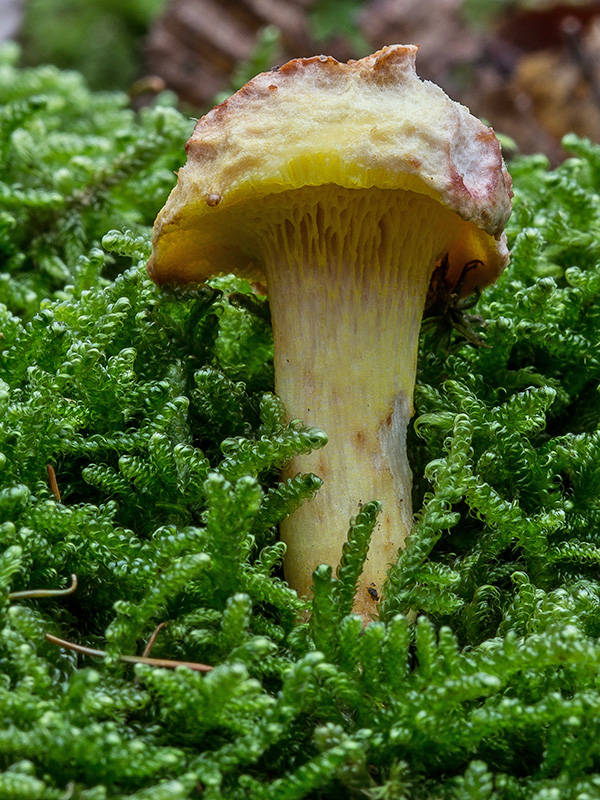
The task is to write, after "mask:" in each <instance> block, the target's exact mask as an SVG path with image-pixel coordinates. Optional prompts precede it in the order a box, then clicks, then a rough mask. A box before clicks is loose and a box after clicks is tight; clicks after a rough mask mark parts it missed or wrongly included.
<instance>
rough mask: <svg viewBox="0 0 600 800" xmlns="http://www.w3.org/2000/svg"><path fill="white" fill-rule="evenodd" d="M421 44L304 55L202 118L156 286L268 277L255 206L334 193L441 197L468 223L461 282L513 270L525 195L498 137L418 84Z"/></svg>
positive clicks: (454, 254) (158, 252) (161, 227)
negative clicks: (509, 233)
mask: <svg viewBox="0 0 600 800" xmlns="http://www.w3.org/2000/svg"><path fill="white" fill-rule="evenodd" d="M417 49H418V48H417V47H416V46H414V45H391V46H389V47H384V48H383V49H381V50H379V51H378V52H376V53H374V54H373V55H370V56H367V57H366V58H362V59H360V60H358V61H349V62H348V63H341V62H338V61H336V60H335V59H334V58H331V57H328V56H314V57H312V58H297V59H294V60H293V61H289V62H288V63H287V64H284V65H283V66H281V67H279V68H276V69H273V70H272V71H270V72H264V73H261V74H260V75H257V76H256V77H255V78H253V79H252V80H251V81H249V82H248V83H247V84H246V85H245V86H244V87H242V89H240V90H239V91H238V92H236V93H235V94H234V95H232V96H231V97H230V98H229V99H228V100H226V101H225V102H224V103H221V104H220V105H219V106H217V107H216V108H214V109H213V110H212V111H210V112H209V113H208V114H206V115H205V116H204V117H202V119H200V120H198V122H197V124H196V127H195V130H194V132H193V134H192V136H191V138H190V139H189V141H188V143H187V145H186V151H187V163H186V164H185V166H184V167H182V168H181V169H180V170H179V173H178V180H177V185H176V186H175V188H174V189H173V191H172V192H171V194H170V196H169V199H168V201H167V203H166V205H165V206H164V208H163V209H162V211H161V212H160V213H159V215H158V217H157V219H156V222H155V224H154V230H153V237H152V244H153V253H152V257H151V259H150V262H149V264H148V272H149V274H150V276H151V277H152V279H153V280H155V281H156V282H157V283H165V282H168V281H204V280H206V279H207V278H209V277H210V276H212V275H216V274H221V273H226V272H236V273H237V274H239V275H241V276H243V277H247V278H249V279H250V280H257V281H261V282H264V281H265V276H264V273H263V268H262V265H261V264H260V262H259V260H258V259H257V258H256V257H255V253H253V248H252V246H249V245H248V243H247V242H245V241H244V238H248V237H247V236H245V232H244V230H243V226H239V225H238V223H237V220H239V219H240V214H242V215H243V209H244V207H246V208H255V207H256V204H260V202H261V200H263V199H264V198H266V197H267V196H273V195H278V194H281V195H282V197H281V201H282V202H288V201H287V199H284V196H283V193H286V198H287V197H289V196H290V195H293V192H294V190H297V189H300V188H302V187H307V186H322V185H327V184H334V185H337V186H340V187H344V188H347V189H367V188H371V187H376V188H378V189H391V190H403V191H411V192H415V193H418V194H421V195H426V196H428V197H430V198H433V199H434V200H436V201H438V202H439V203H440V204H442V205H443V206H445V207H446V208H447V209H449V210H450V211H451V212H454V213H455V214H456V215H457V222H458V223H460V224H458V225H457V239H456V241H454V242H452V243H449V249H450V253H449V261H450V263H451V264H455V265H457V266H456V268H455V269H454V278H453V280H454V282H457V281H458V278H459V277H460V274H461V272H462V266H460V268H459V266H458V265H464V264H466V263H467V262H474V261H477V262H480V263H479V265H478V268H477V269H474V270H471V271H470V272H469V274H468V275H467V276H466V279H465V280H463V281H462V282H461V291H462V293H463V294H466V293H468V292H469V291H472V289H473V288H474V287H475V286H477V287H481V286H484V285H486V284H488V283H490V282H492V281H493V280H495V279H496V278H497V276H498V275H499V274H500V272H501V271H502V269H503V268H504V267H505V265H506V263H507V261H508V250H507V247H506V240H505V237H504V235H503V233H502V232H503V229H504V226H505V224H506V221H507V219H508V216H509V214H510V210H511V197H512V190H511V179H510V176H509V174H508V172H507V170H506V167H505V165H504V162H503V160H502V155H501V151H500V145H499V142H498V140H497V139H496V136H495V134H494V131H493V130H492V129H491V128H489V127H486V126H485V125H484V124H483V123H482V122H480V121H479V120H478V119H477V118H476V117H474V116H472V115H471V114H470V112H469V111H468V109H467V108H466V107H465V106H463V105H461V104H460V103H457V102H455V101H453V100H451V99H450V98H449V97H448V96H447V95H446V94H445V93H444V92H443V91H442V89H440V88H439V87H438V86H436V85H435V84H433V83H431V82H429V81H423V80H421V79H420V78H419V77H418V76H417V74H416V72H415V56H416V53H417ZM271 199H272V198H271ZM464 222H466V223H468V224H467V225H465V224H464ZM238 230H239V231H240V233H241V234H242V235H241V236H237V235H236V233H237V231H238Z"/></svg>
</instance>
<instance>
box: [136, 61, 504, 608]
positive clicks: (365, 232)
mask: <svg viewBox="0 0 600 800" xmlns="http://www.w3.org/2000/svg"><path fill="white" fill-rule="evenodd" d="M416 52H417V47H415V46H413V45H392V46H390V47H384V48H383V49H382V50H380V51H378V52H377V53H374V54H373V55H370V56H367V57H366V58H363V59H360V60H359V61H350V62H348V63H347V64H343V63H340V62H338V61H336V60H335V59H333V58H330V57H327V56H315V57H314V58H299V59H295V60H293V61H290V62H289V63H287V64H284V65H283V66H282V67H279V68H278V69H275V70H273V71H271V72H267V73H263V74H261V75H257V76H256V77H255V78H253V79H252V80H251V81H250V82H249V83H247V84H246V85H245V86H244V87H243V88H242V89H240V91H239V92H237V93H236V94H234V95H233V96H232V97H231V98H229V99H228V100H227V101H225V102H224V103H222V104H221V105H220V106H217V107H216V108H215V109H213V110H212V111H210V112H209V113H208V114H207V115H206V116H205V117H203V118H202V119H200V120H199V121H198V123H197V125H196V128H195V130H194V133H193V134H192V136H191V138H190V140H189V141H188V143H187V156H188V158H187V163H186V164H185V166H184V167H183V168H182V169H181V170H180V171H179V174H178V181H177V186H176V187H175V188H174V189H173V191H172V193H171V195H170V197H169V199H168V201H167V203H166V205H165V207H164V208H163V209H162V211H161V212H160V214H159V215H158V217H157V220H156V223H155V225H154V233H153V240H152V241H153V252H152V257H151V259H150V262H149V264H148V271H149V274H150V276H151V277H152V278H153V279H154V280H155V281H156V282H157V283H160V284H162V283H166V282H170V281H177V282H180V281H205V280H206V279H207V278H209V277H211V276H213V275H218V274H222V273H229V272H234V273H237V274H238V275H241V276H244V277H246V278H248V279H250V280H252V281H257V282H260V283H261V284H263V285H266V286H267V289H268V294H269V301H270V307H271V318H272V322H273V337H274V360H275V390H276V392H277V393H278V394H279V396H280V397H281V399H282V400H283V402H284V404H285V407H286V410H287V412H288V415H289V417H290V419H294V418H300V419H302V420H303V421H304V422H305V423H306V424H308V425H314V426H316V427H318V428H321V429H322V430H324V431H325V432H326V433H327V436H328V443H327V444H326V445H325V446H324V447H323V448H322V449H320V450H318V451H316V452H313V453H311V454H309V455H302V456H298V457H296V458H294V459H293V461H292V462H291V463H290V464H288V465H287V467H286V468H285V470H284V477H288V476H290V475H294V474H296V473H298V472H314V473H316V474H317V475H319V476H320V477H321V478H322V479H323V486H322V487H321V489H320V490H319V491H318V492H317V494H316V496H315V497H314V499H312V500H311V501H309V502H307V503H305V504H304V505H303V506H301V508H300V509H299V510H298V511H296V512H295V513H294V514H293V515H292V516H291V517H290V518H288V519H287V520H286V521H285V522H284V523H283V524H282V526H281V536H282V538H283V539H284V541H285V542H286V544H287V553H286V558H285V564H284V571H285V576H286V578H287V580H288V581H289V583H290V584H291V585H292V586H293V587H294V588H295V589H297V590H298V592H299V593H301V594H303V595H308V594H309V592H310V586H311V578H312V573H313V571H314V569H315V568H316V567H317V565H319V564H322V563H326V564H332V565H333V566H335V565H336V564H338V562H339V559H340V556H341V551H342V545H343V543H344V541H345V539H346V534H347V529H348V522H349V519H350V518H351V517H353V516H354V515H356V513H357V512H358V510H359V507H360V504H361V503H365V502H367V501H368V500H379V501H381V503H382V510H381V513H380V514H379V517H378V522H377V526H376V528H375V530H374V532H373V536H372V540H371V545H370V548H369V552H368V556H367V560H366V563H365V567H364V570H363V574H362V576H361V579H360V582H359V586H358V591H357V595H356V599H355V604H354V610H355V611H356V612H357V613H360V614H362V615H363V618H364V619H366V620H368V619H370V618H372V616H373V615H374V614H375V613H376V610H377V598H380V597H381V589H382V586H383V583H384V580H385V575H386V571H387V569H388V567H389V565H390V564H391V563H393V562H394V561H395V559H396V556H397V552H398V550H399V548H401V547H402V546H403V544H404V542H405V540H406V537H407V536H408V535H409V533H410V529H411V522H412V509H411V485H412V475H411V471H410V466H409V463H408V458H407V454H406V430H407V426H408V423H409V421H410V418H411V416H412V414H413V389H414V382H415V371H416V362H417V348H418V338H419V328H420V325H421V319H422V316H423V311H424V307H425V303H426V298H427V292H428V287H429V284H430V281H431V278H432V275H433V273H434V271H435V270H436V267H440V265H442V264H443V265H444V274H443V280H444V283H443V286H444V288H445V290H447V291H448V292H450V291H452V289H453V288H454V287H456V286H457V285H458V286H460V292H461V294H463V295H464V294H468V293H470V292H472V291H474V290H475V289H479V288H481V287H483V286H485V285H486V284H488V283H490V282H492V281H494V280H495V279H496V278H497V277H498V275H499V274H500V273H501V271H502V270H503V268H504V267H505V265H506V263H507V261H508V250H507V247H506V240H505V237H504V234H503V230H504V226H505V224H506V221H507V219H508V216H509V214H510V210H511V197H512V191H511V181H510V177H509V175H508V173H507V171H506V168H505V166H504V162H503V160H502V155H501V152H500V145H499V143H498V140H497V139H496V137H495V135H494V132H493V131H492V129H491V128H488V127H486V126H485V125H483V123H481V122H480V121H479V120H478V119H476V118H475V117H473V116H472V115H471V114H470V113H469V111H468V109H466V108H465V107H464V106H462V105H460V104H459V103H456V102H454V101H452V100H450V99H449V98H448V97H447V95H445V94H444V92H443V91H442V90H441V89H440V88H439V87H438V86H435V85H434V84H432V83H429V82H428V81H422V80H421V79H420V78H419V77H418V76H417V74H416V72H415V56H416ZM467 265H468V268H467V269H465V268H466V267H467ZM438 274H439V273H438ZM438 291H439V287H438Z"/></svg>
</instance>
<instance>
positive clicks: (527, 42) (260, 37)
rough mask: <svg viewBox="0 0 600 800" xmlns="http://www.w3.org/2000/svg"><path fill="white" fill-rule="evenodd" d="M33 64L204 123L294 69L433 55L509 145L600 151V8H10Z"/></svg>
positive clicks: (160, 3) (163, 2) (3, 8)
mask: <svg viewBox="0 0 600 800" xmlns="http://www.w3.org/2000/svg"><path fill="white" fill-rule="evenodd" d="M6 39H13V40H16V41H18V42H19V44H20V45H21V50H22V63H23V64H24V65H36V64H41V63H53V64H56V65H57V66H60V67H62V68H72V69H76V70H79V71H80V72H82V73H83V74H84V75H85V76H86V78H87V80H88V82H89V84H90V85H91V86H92V87H93V88H95V89H99V90H108V89H121V90H124V91H126V92H128V93H129V95H130V97H131V101H132V104H133V105H134V106H138V107H139V106H140V105H143V104H146V103H149V102H152V100H153V99H154V97H155V96H156V95H157V94H160V93H162V92H164V91H170V92H173V93H175V94H176V95H177V97H178V100H179V104H180V106H181V107H182V108H183V109H184V110H188V111H189V112H190V114H191V115H194V116H198V115H200V114H201V113H202V112H203V111H205V110H206V109H207V108H209V107H210V106H212V105H213V104H214V103H215V102H219V101H220V100H222V99H224V98H225V97H226V96H227V95H228V94H230V93H231V92H232V91H234V90H235V89H237V88H239V86H241V85H242V84H243V83H245V82H246V80H248V79H249V78H250V77H251V76H252V75H254V74H255V73H256V72H259V71H262V70H265V69H269V68H270V67H271V66H274V65H276V64H280V63H282V62H284V61H286V60H287V59H289V58H293V57H296V56H309V55H314V54H316V53H327V54H328V55H332V56H334V57H335V58H337V59H339V60H346V59H348V58H357V57H360V56H362V55H366V54H367V53H369V52H372V51H373V50H376V49H377V48H379V47H381V46H382V45H384V44H389V43H393V42H399V43H415V44H419V45H420V46H421V49H420V52H419V56H418V62H417V64H418V72H419V75H420V76H421V77H423V78H428V79H430V80H433V81H435V82H436V83H438V84H439V85H440V86H442V87H443V88H444V89H445V90H446V92H447V93H448V94H449V95H450V96H451V97H453V98H454V99H457V100H460V101H462V102H463V103H465V104H466V105H467V106H469V108H470V109H471V110H472V111H473V113H474V114H476V115H477V116H479V117H481V118H483V119H485V120H486V121H488V122H489V123H490V124H491V125H493V126H494V128H495V129H496V130H497V131H498V132H499V133H500V134H503V143H504V146H505V148H506V149H507V151H508V153H509V155H510V151H511V150H513V151H518V152H521V153H531V152H544V153H546V155H547V156H548V157H549V159H550V161H551V162H552V163H557V162H558V161H560V160H561V158H562V157H563V154H562V151H561V148H560V139H561V137H562V135H563V134H565V133H567V132H569V131H574V132H575V133H577V134H579V135H580V136H587V137H589V138H591V139H593V140H595V141H600V0H599V2H581V1H580V0H570V2H562V3H557V2H552V0H0V40H6Z"/></svg>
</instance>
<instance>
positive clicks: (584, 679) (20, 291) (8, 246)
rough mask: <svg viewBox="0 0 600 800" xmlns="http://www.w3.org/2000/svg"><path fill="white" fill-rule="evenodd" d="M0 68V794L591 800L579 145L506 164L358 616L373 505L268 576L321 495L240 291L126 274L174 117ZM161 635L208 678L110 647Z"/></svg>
mask: <svg viewBox="0 0 600 800" xmlns="http://www.w3.org/2000/svg"><path fill="white" fill-rule="evenodd" d="M7 60H8V54H7V53H6V52H5V61H4V63H3V65H2V66H1V67H0V93H2V98H3V102H4V105H3V108H2V111H1V112H0V115H1V119H0V133H1V137H0V154H1V158H2V160H3V161H2V174H3V176H4V179H3V183H2V185H1V186H0V190H1V194H0V222H1V226H0V253H1V254H2V259H3V268H2V269H3V271H4V278H3V280H2V284H1V287H2V288H1V291H2V301H3V305H2V306H0V329H1V332H2V340H1V345H0V347H1V349H2V352H1V363H0V380H1V382H0V407H1V410H2V416H1V420H2V421H1V423H0V629H1V631H0V712H1V714H2V719H3V726H2V731H0V797H7V798H8V797H10V798H56V800H58V799H59V798H67V797H70V798H82V799H83V798H85V799H86V800H99V799H100V798H108V797H110V798H136V799H137V800H142V798H145V799H146V800H149V799H150V798H153V800H159V799H160V798H169V800H173V798H194V797H198V796H200V795H201V796H202V797H203V798H206V799H207V800H211V799H213V800H216V798H231V799H232V800H236V799H237V798H251V799H252V800H262V798H274V799H275V798H276V799H277V800H280V799H281V798H298V799H300V798H308V799H309V800H320V799H322V800H325V798H339V797H348V798H357V800H358V798H361V797H367V798H372V800H377V798H379V799H383V798H394V800H396V799H397V798H403V797H405V798H431V799H432V800H433V798H461V800H462V798H476V799H477V800H484V799H485V800H488V798H502V800H504V799H505V798H506V800H508V799H510V800H512V799H513V798H537V800H543V799H547V800H550V798H555V797H560V798H561V800H562V798H567V799H570V798H573V800H575V798H579V800H583V798H585V797H596V796H598V795H599V794H600V755H599V752H598V746H597V741H598V737H599V734H600V730H599V728H600V710H599V709H600V693H599V691H598V681H597V675H598V669H599V666H600V645H599V643H598V635H599V634H600V625H599V623H598V619H599V610H600V581H599V579H598V574H599V573H598V566H599V561H600V533H599V531H600V528H599V525H598V521H599V520H600V506H599V502H600V501H599V499H598V498H599V497H600V453H599V447H600V436H599V433H598V428H599V421H600V402H599V398H598V385H599V380H600V360H599V357H598V352H599V348H598V344H599V342H598V331H600V318H599V316H600V311H598V310H597V309H598V308H599V306H598V304H597V299H598V295H599V294H600V270H599V265H598V261H599V249H598V241H599V240H600V239H599V237H598V227H599V225H600V211H599V210H598V209H599V208H600V206H599V203H598V195H597V186H598V176H599V175H600V148H599V147H597V146H595V145H591V144H589V143H587V142H583V141H580V140H576V139H574V138H572V137H571V138H569V139H568V141H567V142H566V144H567V146H568V148H569V149H570V150H571V152H572V153H573V154H574V157H573V158H571V159H569V160H568V161H566V162H565V163H564V164H563V165H562V166H561V167H559V168H558V169H557V170H555V171H553V172H549V171H548V170H547V165H546V164H545V162H544V161H543V159H540V158H529V159H523V160H520V161H517V162H515V163H513V165H512V171H513V174H514V176H515V184H516V199H515V212H514V215H513V217H512V220H511V223H510V230H509V236H510V240H511V246H512V249H513V259H512V263H511V266H510V267H509V269H508V270H507V272H506V273H505V275H504V276H503V277H502V278H501V280H500V281H499V282H498V284H497V285H496V286H495V287H493V288H490V289H488V290H487V291H486V292H485V294H484V296H483V297H482V298H481V300H480V301H479V304H478V307H477V313H478V314H479V315H481V317H482V318H483V320H484V321H485V325H484V326H481V327H480V329H479V333H480V335H481V336H482V337H483V338H484V339H485V342H486V344H487V345H488V347H479V348H474V347H472V346H471V345H469V344H468V343H466V342H465V340H464V339H460V338H459V337H458V336H457V335H456V334H453V336H452V337H451V339H450V342H449V345H448V347H447V348H445V349H443V348H442V347H441V346H440V344H439V343H440V342H441V341H442V340H443V339H444V337H440V336H439V335H437V334H438V332H437V331H436V330H431V329H430V327H426V329H425V330H424V332H423V336H422V342H421V344H422V348H421V357H420V372H419V385H418V390H417V396H416V406H417V416H416V419H415V424H414V427H413V431H412V433H411V441H410V448H411V449H410V453H411V462H412V466H413V471H414V475H415V507H416V509H417V511H418V522H417V525H416V527H415V530H414V533H413V535H412V537H411V539H410V541H409V545H408V547H407V549H406V551H405V552H404V553H402V554H400V556H399V560H398V563H397V565H396V566H395V567H394V568H392V570H391V571H390V575H389V581H388V586H387V590H386V593H385V601H384V604H383V607H382V609H381V619H380V621H377V622H375V623H373V624H371V625H369V626H368V627H367V628H366V629H365V630H364V631H363V629H362V624H361V621H360V619H358V618H357V617H354V616H352V615H351V614H349V609H350V607H351V598H352V593H353V587H354V584H355V580H356V575H357V572H358V571H359V570H360V565H361V560H362V558H363V557H364V553H365V549H366V543H367V541H368V537H369V535H370V531H371V529H372V526H373V524H374V522H375V517H376V513H377V510H378V506H377V503H375V502H373V503H368V504H365V505H364V506H363V509H362V511H361V514H360V515H359V516H358V518H357V519H356V520H355V521H353V522H352V524H351V525H350V527H349V540H348V544H347V546H346V548H345V551H344V559H343V562H342V566H341V568H340V570H339V574H338V576H337V578H336V577H334V576H333V575H332V574H331V571H330V570H329V569H328V568H327V567H321V568H319V569H318V570H317V572H316V573H315V581H314V599H313V601H312V602H311V603H307V602H306V601H303V600H301V599H299V598H298V597H297V596H296V595H295V594H294V592H292V591H291V590H290V589H289V588H288V587H287V585H286V584H285V582H284V581H283V579H282V573H281V559H282V555H283V546H282V544H281V543H280V542H279V541H278V539H277V531H276V525H277V523H278V522H279V521H280V520H281V519H282V518H283V517H284V516H285V515H286V514H288V513H290V512H291V511H292V510H293V509H294V508H295V507H297V505H298V503H300V502H303V501H304V500H306V499H307V498H309V497H310V496H311V495H312V494H313V493H314V492H315V491H317V490H318V487H319V480H318V479H317V478H316V477H315V476H299V477H297V478H294V479H292V480H289V481H287V482H285V483H283V484H281V483H279V482H278V479H277V472H278V468H279V466H280V464H281V463H282V462H283V461H285V460H286V459H288V458H289V457H290V456H291V455H293V454H294V453H297V452H301V451H306V450H308V449H310V448H313V447H317V446H319V445H320V444H322V442H323V437H322V434H321V433H320V432H319V431H316V430H314V429H306V428H304V427H302V426H301V425H297V424H294V425H288V424H286V423H285V421H284V415H283V410H282V408H281V404H280V403H279V401H278V399H277V398H276V397H275V396H274V395H273V394H272V393H271V391H270V389H271V386H272V364H271V360H270V352H271V339H270V329H269V325H268V314H267V313H265V312H266V309H265V307H264V304H263V303H261V302H259V301H254V300H244V299H243V298H244V297H246V298H247V297H249V287H248V286H247V285H246V284H244V283H243V282H240V281H235V280H234V279H229V278H228V279H220V280H219V281H216V282H215V283H214V285H213V286H212V287H192V288H188V289H178V290H163V291H159V290H158V289H157V288H156V287H155V286H154V285H153V284H152V283H151V282H150V281H149V280H148V278H147V276H146V273H145V269H144V264H145V260H146V258H147V255H148V241H149V239H148V237H149V224H150V223H151V221H152V218H153V216H154V214H155V212H156V210H157V209H158V207H159V206H160V204H161V203H162V202H163V200H164V197H165V196H166V193H167V191H168V189H169V186H170V185H171V184H172V181H173V176H172V174H171V173H170V172H169V170H170V169H172V168H175V167H176V165H177V164H178V163H179V162H180V161H181V160H182V157H183V156H182V144H183V141H184V140H185V137H186V134H187V132H188V131H189V129H190V122H189V121H188V120H186V119H183V118H182V117H181V116H180V115H179V114H178V113H177V112H176V111H174V110H173V109H171V108H166V107H162V106H158V107H156V108H154V109H150V110H148V111H146V112H144V114H143V115H141V116H135V115H134V114H133V113H132V112H130V111H129V110H128V109H127V108H126V106H125V104H124V101H123V99H122V98H121V97H120V96H118V95H97V94H93V93H90V92H89V91H88V90H87V89H86V88H85V86H84V85H83V83H82V82H81V80H80V79H79V78H78V77H77V76H76V75H74V74H72V73H61V72H59V71H57V70H55V69H48V68H38V69H34V70H16V69H15V68H14V67H12V66H10V64H9V63H7ZM108 231H110V232H109V233H108ZM241 298H242V299H241ZM446 341H448V339H447V337H446ZM48 464H51V465H52V466H53V467H54V469H55V471H56V475H57V481H58V486H59V488H60V491H61V494H62V502H58V501H57V499H56V497H55V496H54V495H53V494H52V492H51V491H50V488H49V485H48V480H47V472H46V467H47V465H48ZM373 500H376V498H373ZM72 573H75V574H77V576H78V580H79V585H78V588H77V590H76V591H75V592H74V593H73V594H71V595H68V596H63V597H48V598H40V599H31V600H27V599H22V598H21V599H19V598H16V599H12V600H11V599H10V598H9V593H10V592H13V591H19V590H24V589H27V588H44V587H48V588H50V587H55V588H60V587H66V586H68V585H69V584H70V576H71V574H72ZM307 610H309V611H311V612H312V613H311V614H310V616H309V617H307V614H306V611H307ZM408 611H411V612H413V614H412V616H410V618H411V619H412V617H413V616H414V614H415V612H416V614H417V616H418V619H417V621H416V623H410V622H409V621H408V619H407V617H406V616H404V614H405V613H406V612H408ZM162 622H166V625H165V626H164V627H162V628H161V630H160V631H159V632H158V635H157V638H156V642H155V644H154V648H153V650H152V655H153V656H155V657H157V658H160V657H162V658H170V659H179V660H188V661H195V662H202V663H208V664H211V665H213V666H214V667H215V669H214V670H213V671H212V672H210V673H208V674H206V675H204V674H201V673H198V672H192V671H190V670H187V669H184V668H181V669H179V670H177V671H169V670H166V669H157V668H154V667H149V666H141V665H140V666H137V667H135V668H132V667H131V666H129V665H125V664H123V663H122V662H119V661H118V659H117V656H118V655H119V654H122V653H126V654H131V653H141V652H142V650H143V648H144V646H145V643H146V642H147V641H148V639H149V638H150V636H151V634H152V633H153V631H154V630H155V629H156V627H157V626H158V625H159V623H162ZM44 633H53V634H55V635H58V636H60V637H62V638H66V639H70V640H72V641H75V642H77V643H80V644H83V645H86V646H88V647H95V648H98V649H102V650H105V651H107V653H108V656H107V658H106V659H105V660H101V659H96V660H93V661H92V660H91V659H90V658H88V657H85V656H79V655H76V654H75V653H74V652H72V651H69V650H64V649H59V648H57V647H56V646H54V645H52V644H51V643H50V642H48V641H47V640H46V639H45V637H44Z"/></svg>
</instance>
